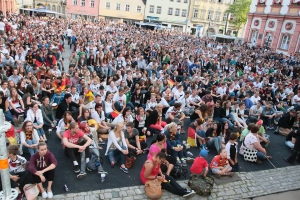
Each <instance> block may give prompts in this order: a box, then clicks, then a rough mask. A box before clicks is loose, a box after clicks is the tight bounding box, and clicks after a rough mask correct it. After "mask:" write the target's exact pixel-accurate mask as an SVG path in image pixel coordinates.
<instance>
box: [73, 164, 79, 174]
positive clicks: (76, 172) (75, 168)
mask: <svg viewBox="0 0 300 200" xmlns="http://www.w3.org/2000/svg"><path fill="white" fill-rule="evenodd" d="M74 172H75V174H78V173H79V172H80V169H79V166H78V165H74Z"/></svg>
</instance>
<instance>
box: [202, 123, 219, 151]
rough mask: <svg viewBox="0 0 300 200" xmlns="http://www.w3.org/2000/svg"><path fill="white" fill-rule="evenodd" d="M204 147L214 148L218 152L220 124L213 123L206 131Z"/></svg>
mask: <svg viewBox="0 0 300 200" xmlns="http://www.w3.org/2000/svg"><path fill="white" fill-rule="evenodd" d="M205 135H206V139H207V141H206V145H207V146H208V147H212V146H214V147H215V148H216V150H217V152H219V150H220V148H221V147H222V136H221V124H220V123H218V122H214V123H213V125H212V128H209V129H207V131H206V133H205Z"/></svg>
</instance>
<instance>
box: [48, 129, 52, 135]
mask: <svg viewBox="0 0 300 200" xmlns="http://www.w3.org/2000/svg"><path fill="white" fill-rule="evenodd" d="M51 133H52V129H51V128H49V129H48V135H49V136H50V135H51Z"/></svg>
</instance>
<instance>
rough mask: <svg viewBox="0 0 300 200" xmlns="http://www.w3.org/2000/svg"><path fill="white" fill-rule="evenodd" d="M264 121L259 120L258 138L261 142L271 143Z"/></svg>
mask: <svg viewBox="0 0 300 200" xmlns="http://www.w3.org/2000/svg"><path fill="white" fill-rule="evenodd" d="M263 123H264V122H263V120H261V119H260V120H258V121H257V123H256V126H257V127H258V128H259V130H258V138H259V141H260V142H265V143H270V135H268V134H266V131H265V127H264V126H263Z"/></svg>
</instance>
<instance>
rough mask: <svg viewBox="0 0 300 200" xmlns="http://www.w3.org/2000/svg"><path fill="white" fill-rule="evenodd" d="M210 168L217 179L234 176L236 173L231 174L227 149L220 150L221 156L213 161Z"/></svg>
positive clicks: (217, 156)
mask: <svg viewBox="0 0 300 200" xmlns="http://www.w3.org/2000/svg"><path fill="white" fill-rule="evenodd" d="M209 167H210V169H211V171H212V173H213V174H215V177H216V178H221V176H231V177H232V176H234V173H233V172H231V170H232V167H231V166H230V164H229V162H228V159H227V151H226V149H225V148H221V149H220V150H219V155H216V156H215V157H214V158H213V159H212V161H211V162H210V165H209Z"/></svg>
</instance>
